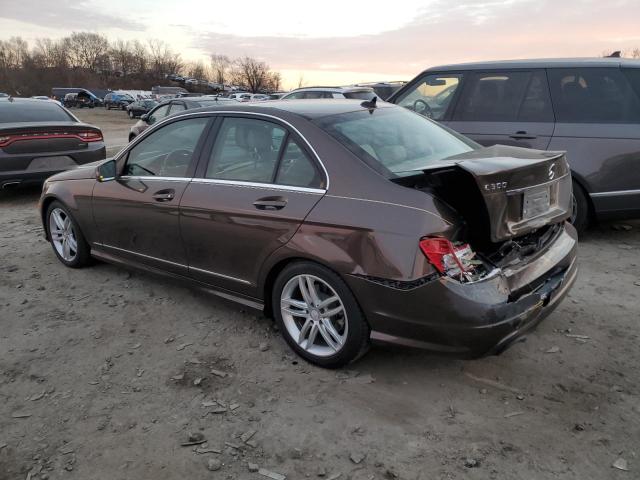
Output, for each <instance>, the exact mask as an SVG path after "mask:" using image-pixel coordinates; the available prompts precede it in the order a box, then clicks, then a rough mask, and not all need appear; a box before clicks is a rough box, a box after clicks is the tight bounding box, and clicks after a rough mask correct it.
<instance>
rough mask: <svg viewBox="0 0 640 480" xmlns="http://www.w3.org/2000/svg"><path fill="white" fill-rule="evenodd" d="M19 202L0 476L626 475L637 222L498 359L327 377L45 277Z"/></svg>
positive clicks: (10, 199) (3, 289)
mask: <svg viewBox="0 0 640 480" xmlns="http://www.w3.org/2000/svg"><path fill="white" fill-rule="evenodd" d="M90 113H91V114H92V115H95V116H96V118H98V117H99V116H101V115H107V114H108V115H109V118H111V117H114V118H116V117H115V116H116V113H118V114H122V112H103V111H96V112H90ZM84 115H86V114H85V112H84V111H83V112H81V116H84ZM122 121H123V122H124V124H129V123H130V121H129V120H128V119H125V117H124V114H122ZM112 127H113V137H112V138H114V139H118V138H120V137H119V135H120V134H119V133H118V128H120V127H116V126H115V123H114V125H112V126H111V127H109V128H112ZM124 131H125V132H126V129H124ZM105 133H107V129H105ZM109 135H111V134H109ZM108 138H109V137H108ZM125 141H126V136H125ZM37 197H38V191H37V190H17V191H13V192H10V193H9V194H4V195H3V196H2V197H0V224H2V225H3V228H2V230H1V231H0V325H1V326H2V330H1V331H0V479H2V480H5V479H25V478H27V479H29V478H30V479H32V480H35V479H44V478H49V479H80V480H97V479H105V480H120V479H123V480H124V479H131V480H134V479H135V480H139V479H184V478H188V479H194V480H195V479H209V478H219V479H239V480H241V479H259V478H267V477H263V476H260V474H259V473H253V472H250V466H249V463H251V464H256V465H258V466H259V468H264V469H266V470H268V471H271V472H277V473H280V474H283V475H286V477H287V479H289V480H292V479H304V478H317V479H319V480H322V479H325V480H327V479H336V478H339V479H341V480H342V479H354V480H361V479H362V480H364V479H394V478H400V479H407V480H431V479H454V478H458V479H462V478H465V479H467V478H470V479H487V478H491V479H494V478H495V479H549V478H550V479H598V480H602V479H637V478H640V401H639V396H638V395H639V393H640V369H639V368H638V365H639V364H640V363H639V362H640V348H639V347H638V344H639V340H640V322H639V320H640V305H639V303H638V296H639V295H640V222H629V223H628V225H631V226H632V229H631V230H629V231H626V230H615V229H613V228H612V225H611V224H606V225H602V226H600V227H598V228H596V229H594V230H593V231H591V232H590V233H589V234H588V235H587V236H586V237H585V238H584V239H583V241H582V243H581V246H580V262H581V273H580V278H579V280H578V283H577V285H576V286H575V287H574V289H573V291H572V293H571V294H570V297H569V298H568V299H567V300H566V301H565V302H564V303H563V304H562V305H561V306H560V307H559V309H558V310H557V311H556V312H555V313H554V314H553V315H552V316H550V317H549V318H548V319H547V320H546V321H545V322H544V323H543V324H542V325H541V326H540V328H539V329H538V330H537V332H536V333H535V334H533V335H532V336H530V337H529V339H528V341H527V342H526V343H521V344H518V345H516V346H514V347H513V348H512V349H510V350H508V351H507V352H505V353H504V354H503V355H501V356H499V357H491V358H485V359H482V360H475V361H461V360H455V359H450V358H443V357H438V356H434V355H429V354H427V353H424V352H419V351H408V350H401V349H391V348H374V349H372V350H371V351H370V352H369V354H368V355H367V356H366V357H365V358H364V359H363V360H361V361H359V362H358V363H356V364H354V365H353V366H352V367H351V369H349V370H346V371H345V370H343V371H337V372H336V371H327V370H321V369H318V368H314V367H312V366H310V365H308V364H306V363H304V362H303V361H300V360H299V359H298V358H297V357H295V356H294V355H293V354H292V353H291V351H290V350H289V349H288V347H287V346H286V344H285V343H284V341H283V340H281V338H280V336H279V334H278V333H277V332H276V331H274V328H273V325H272V323H271V322H270V321H269V320H267V319H265V318H262V317H261V316H260V315H256V314H255V313H253V312H249V311H243V310H242V309H241V308H240V307H238V306H235V305H231V304H226V303H222V301H220V300H219V299H217V298H214V297H211V296H208V295H206V294H204V293H201V292H199V291H192V290H188V289H186V288H184V287H182V286H181V285H178V284H176V283H172V282H169V281H166V280H163V279H159V278H157V277H154V276H152V275H148V274H142V273H138V272H129V271H126V270H123V269H121V268H116V267H113V266H110V265H107V264H100V263H98V264H96V265H95V266H93V267H91V268H88V269H83V270H70V269H67V268H65V267H63V266H62V265H61V264H60V263H59V262H58V261H57V260H56V258H55V256H54V254H53V251H52V250H51V248H50V246H49V245H48V244H47V243H46V242H45V240H44V239H43V238H42V228H41V225H40V221H39V218H38V214H37V212H36V210H35V207H36V202H37ZM190 433H196V434H197V433H200V434H202V436H203V437H204V439H205V440H206V443H202V444H199V445H188V446H182V445H181V444H183V443H186V442H188V439H189V434H190ZM194 438H195V437H194ZM196 439H197V438H196ZM620 458H622V459H623V460H624V461H626V464H627V468H628V470H629V471H626V472H625V471H622V470H619V469H616V468H614V467H612V464H613V463H614V462H616V460H618V459H620ZM618 465H619V466H624V465H623V464H622V462H620V461H619V463H618ZM209 467H210V468H211V469H213V470H210V469H209ZM253 467H254V466H253V465H251V468H253ZM216 469H217V470H216ZM337 475H339V476H337ZM271 478H274V479H277V478H281V477H277V476H273V477H271Z"/></svg>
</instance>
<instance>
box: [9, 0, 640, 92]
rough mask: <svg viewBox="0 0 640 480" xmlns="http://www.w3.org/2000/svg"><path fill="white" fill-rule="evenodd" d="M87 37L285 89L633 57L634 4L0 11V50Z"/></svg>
mask: <svg viewBox="0 0 640 480" xmlns="http://www.w3.org/2000/svg"><path fill="white" fill-rule="evenodd" d="M80 30H93V31H97V32H99V33H102V34H104V35H106V36H108V37H109V38H110V39H112V40H113V39H117V38H121V39H124V40H129V39H140V40H145V39H148V38H159V39H162V40H164V41H166V42H167V43H169V44H170V45H171V47H172V48H173V49H174V50H175V51H178V52H180V53H181V54H182V57H183V58H184V59H185V60H197V59H205V60H206V59H207V58H208V55H209V54H211V53H219V54H226V55H229V56H243V55H250V56H253V57H256V58H259V59H261V60H264V61H266V62H267V63H269V65H271V67H272V68H274V69H276V70H279V71H280V72H281V73H282V75H283V80H284V82H283V83H284V86H285V87H287V88H290V87H294V86H297V84H298V81H299V79H300V77H301V76H302V77H304V83H305V84H306V85H313V84H349V83H355V82H361V81H374V80H398V79H406V80H408V79H410V78H412V77H413V76H414V75H415V74H416V73H418V72H419V71H421V70H423V69H425V68H427V67H429V66H434V65H438V64H443V63H454V62H464V61H473V60H497V59H510V58H532V57H570V56H598V55H600V54H601V53H602V52H603V51H612V50H625V49H630V48H633V47H640V1H639V0H610V1H608V2H604V1H590V0H564V1H552V0H503V1H498V0H485V1H472V0H461V1H451V0H449V1H447V0H431V1H429V0H423V1H415V0H398V1H393V2H392V1H385V2H375V1H369V2H345V1H344V0H342V1H336V0H323V1H322V2H304V1H286V0H281V1H278V0H274V1H271V2H268V1H264V0H262V1H252V0H245V1H243V2H216V1H212V0H181V1H178V2H177V1H175V0H136V1H131V0H109V1H105V0H87V1H74V0H57V1H48V0H19V1H16V0H0V39H8V38H9V37H11V36H14V35H20V36H22V37H23V38H25V39H27V40H29V41H32V40H34V39H35V38H38V37H61V36H65V35H68V34H69V33H70V32H72V31H80Z"/></svg>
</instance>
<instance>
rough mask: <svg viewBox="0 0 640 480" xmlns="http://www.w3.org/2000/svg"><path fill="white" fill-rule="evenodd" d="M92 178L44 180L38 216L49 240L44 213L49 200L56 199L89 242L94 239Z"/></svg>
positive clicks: (93, 181)
mask: <svg viewBox="0 0 640 480" xmlns="http://www.w3.org/2000/svg"><path fill="white" fill-rule="evenodd" d="M94 185H95V180H94V179H79V180H68V181H60V182H49V181H46V182H45V183H44V185H43V187H42V195H41V196H40V201H39V202H38V209H39V210H40V218H41V220H42V226H43V227H44V231H45V236H46V238H47V240H49V229H48V228H47V222H46V218H45V216H46V213H47V209H48V208H49V205H50V204H51V202H53V201H55V200H57V201H59V202H60V203H62V204H63V205H64V206H65V207H67V208H68V209H69V212H70V213H71V216H72V217H73V218H74V219H75V221H76V222H77V223H78V225H79V226H80V230H81V231H82V234H83V236H84V237H85V239H86V240H87V242H89V244H91V243H92V242H93V240H94V238H93V236H94V232H95V228H94V225H95V224H94V220H93V205H92V200H91V199H92V196H93V187H94Z"/></svg>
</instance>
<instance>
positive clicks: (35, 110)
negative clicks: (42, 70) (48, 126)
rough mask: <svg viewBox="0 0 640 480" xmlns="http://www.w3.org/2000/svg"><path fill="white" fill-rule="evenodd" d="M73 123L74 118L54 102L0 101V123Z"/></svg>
mask: <svg viewBox="0 0 640 480" xmlns="http://www.w3.org/2000/svg"><path fill="white" fill-rule="evenodd" d="M75 121H76V119H75V118H73V117H72V116H71V115H69V114H68V113H67V112H66V111H64V109H63V108H62V107H60V106H59V105H58V104H57V103H55V102H46V101H44V100H37V101H36V100H34V101H33V102H20V101H15V102H11V101H7V100H2V101H0V123H20V122H75Z"/></svg>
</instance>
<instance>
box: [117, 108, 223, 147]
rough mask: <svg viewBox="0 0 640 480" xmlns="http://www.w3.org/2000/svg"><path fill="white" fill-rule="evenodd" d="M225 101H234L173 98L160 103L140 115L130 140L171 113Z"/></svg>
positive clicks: (130, 134) (131, 132)
mask: <svg viewBox="0 0 640 480" xmlns="http://www.w3.org/2000/svg"><path fill="white" fill-rule="evenodd" d="M225 103H232V101H231V100H229V99H227V98H219V97H186V98H184V97H180V98H173V99H171V100H168V101H166V102H163V103H161V104H159V105H158V106H156V107H155V108H153V109H151V110H150V111H149V112H148V113H145V114H143V115H142V116H141V117H140V120H138V122H136V124H135V125H134V126H133V127H131V129H130V130H129V141H131V140H133V139H134V138H135V137H137V136H138V135H140V134H141V133H142V132H144V131H145V130H146V129H147V128H149V126H150V125H153V124H154V123H157V122H159V121H160V120H162V119H164V118H165V117H168V116H169V115H173V114H175V113H180V112H184V111H185V110H190V109H192V108H198V107H207V106H213V105H221V104H225ZM233 103H235V102H233Z"/></svg>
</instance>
